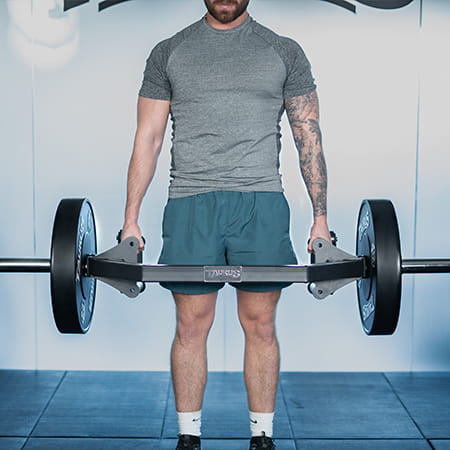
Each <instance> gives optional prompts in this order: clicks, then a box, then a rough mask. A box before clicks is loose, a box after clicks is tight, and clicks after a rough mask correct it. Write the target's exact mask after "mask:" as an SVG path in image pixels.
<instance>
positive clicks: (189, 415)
mask: <svg viewBox="0 0 450 450" xmlns="http://www.w3.org/2000/svg"><path fill="white" fill-rule="evenodd" d="M177 417H178V430H179V433H180V434H190V435H191V436H201V434H202V433H201V431H200V430H201V426H202V410H201V409H200V410H199V411H192V412H178V411H177Z"/></svg>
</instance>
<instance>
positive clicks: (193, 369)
mask: <svg viewBox="0 0 450 450" xmlns="http://www.w3.org/2000/svg"><path fill="white" fill-rule="evenodd" d="M173 296H174V299H175V304H176V307H177V328H176V333H175V339H174V341H173V345H172V352H171V370H172V381H173V387H174V393H175V404H176V409H177V411H178V412H192V411H198V410H200V409H201V408H202V402H203V392H204V390H205V386H206V379H207V371H208V369H207V361H206V340H207V337H208V333H209V330H210V329H211V325H212V324H213V321H214V312H215V306H216V299H217V292H213V293H211V294H203V295H186V294H178V293H174V294H173Z"/></svg>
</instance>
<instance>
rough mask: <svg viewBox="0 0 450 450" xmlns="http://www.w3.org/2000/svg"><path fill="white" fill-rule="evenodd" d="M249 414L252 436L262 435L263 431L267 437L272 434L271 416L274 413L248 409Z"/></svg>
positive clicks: (272, 416)
mask: <svg viewBox="0 0 450 450" xmlns="http://www.w3.org/2000/svg"><path fill="white" fill-rule="evenodd" d="M249 415H250V431H251V433H252V436H262V435H263V433H264V434H265V435H266V436H267V437H272V434H273V418H274V416H275V413H273V412H271V413H258V412H253V411H249Z"/></svg>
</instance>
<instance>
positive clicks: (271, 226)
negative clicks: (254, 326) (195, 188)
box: [158, 191, 297, 294]
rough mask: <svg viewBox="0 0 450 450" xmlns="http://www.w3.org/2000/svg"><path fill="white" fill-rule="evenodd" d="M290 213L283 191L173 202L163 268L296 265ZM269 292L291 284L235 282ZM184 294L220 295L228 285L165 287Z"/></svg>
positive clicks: (166, 223)
mask: <svg viewBox="0 0 450 450" xmlns="http://www.w3.org/2000/svg"><path fill="white" fill-rule="evenodd" d="M289 222H290V211H289V206H288V203H287V201H286V198H285V196H284V195H283V193H281V192H234V191H215V192H208V193H205V194H198V195H193V196H188V197H182V198H175V199H169V201H168V203H167V205H166V207H165V209H164V218H163V248H162V251H161V256H160V258H159V261H158V262H159V264H167V265H200V266H204V265H235V266H241V265H242V266H245V265H247V266H266V265H267V266H273V265H275V266H278V265H280V266H281V265H288V264H297V258H296V256H295V253H294V250H293V248H292V243H291V239H290V235H289ZM231 284H232V285H233V286H235V287H236V288H238V289H241V290H244V291H251V292H270V291H275V290H279V289H282V288H284V287H286V286H289V285H290V284H291V283H235V284H233V283H231ZM161 285H162V286H163V287H165V288H167V289H169V290H171V291H172V292H179V293H182V294H207V293H210V292H215V291H218V290H219V289H221V288H222V287H223V286H224V283H193V282H164V283H161Z"/></svg>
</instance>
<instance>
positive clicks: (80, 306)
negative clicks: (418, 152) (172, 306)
mask: <svg viewBox="0 0 450 450" xmlns="http://www.w3.org/2000/svg"><path fill="white" fill-rule="evenodd" d="M356 234H357V236H356V255H352V254H349V253H347V252H345V251H343V250H341V249H339V248H337V247H335V246H334V245H332V244H331V243H329V242H328V241H326V240H324V239H316V240H315V241H314V242H313V250H314V259H313V260H314V263H313V264H310V265H304V266H164V265H145V264H142V254H141V253H139V252H138V247H139V242H138V240H137V239H136V238H127V239H125V240H124V241H121V242H120V243H119V244H118V245H116V246H115V247H113V248H111V249H109V250H108V251H106V252H104V253H101V254H98V255H97V254H96V252H97V238H96V226H95V219H94V213H93V208H92V205H91V203H90V201H89V200H88V199H85V198H73V199H63V200H61V201H60V203H59V205H58V208H57V211H56V214H55V219H54V224H53V232H52V243H51V256H50V258H49V259H43V258H9V259H7V258H3V259H0V272H9V273H12V272H19V273H25V272H37V273H50V286H51V299H52V308H53V315H54V318H55V323H56V326H57V328H58V330H59V331H60V332H61V333H86V332H87V331H88V330H89V327H90V325H91V322H92V316H93V312H94V306H95V297H96V281H97V280H100V281H102V282H104V283H107V284H109V285H111V286H112V287H114V288H116V289H118V290H119V291H120V292H122V293H124V294H125V295H127V296H128V297H136V296H138V295H139V294H140V293H141V292H142V291H143V290H144V288H145V283H150V282H162V281H182V282H204V283H216V282H229V283H236V284H237V285H239V283H253V282H292V283H307V284H308V290H309V292H310V293H311V294H312V295H313V296H314V297H315V298H317V299H323V298H325V297H327V296H328V295H330V294H333V293H334V292H335V291H336V290H338V289H339V288H341V287H343V286H345V285H347V284H349V283H351V282H353V281H356V282H357V294H358V304H359V312H360V318H361V322H362V327H363V330H364V332H365V333H366V334H368V335H383V334H385V335H386V334H392V333H394V331H395V329H396V327H397V323H398V317H399V312H400V302H401V278H402V275H403V274H416V273H450V259H436V258H433V259H404V260H402V258H401V250H400V237H399V230H398V223H397V217H396V214H395V209H394V206H393V204H392V202H391V201H390V200H364V201H363V202H362V204H361V207H360V211H359V215H358V221H357V233H356Z"/></svg>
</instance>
